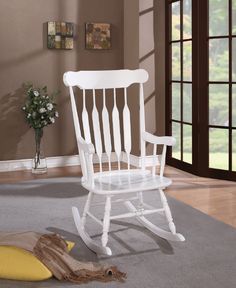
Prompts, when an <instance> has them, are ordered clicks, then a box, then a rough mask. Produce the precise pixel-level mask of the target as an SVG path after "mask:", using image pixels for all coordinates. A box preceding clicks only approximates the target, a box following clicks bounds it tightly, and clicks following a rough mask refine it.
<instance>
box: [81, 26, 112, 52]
mask: <svg viewBox="0 0 236 288" xmlns="http://www.w3.org/2000/svg"><path fill="white" fill-rule="evenodd" d="M85 48H86V49H98V50H101V49H111V24H109V23H86V24H85Z"/></svg>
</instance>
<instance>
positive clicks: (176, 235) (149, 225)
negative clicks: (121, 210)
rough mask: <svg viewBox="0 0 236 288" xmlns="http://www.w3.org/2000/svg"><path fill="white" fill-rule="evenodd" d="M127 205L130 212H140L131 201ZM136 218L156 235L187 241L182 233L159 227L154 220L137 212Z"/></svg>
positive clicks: (172, 239)
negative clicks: (151, 220)
mask: <svg viewBox="0 0 236 288" xmlns="http://www.w3.org/2000/svg"><path fill="white" fill-rule="evenodd" d="M125 206H126V207H127V209H128V210H129V211H130V212H133V213H135V212H138V210H137V209H136V208H135V206H134V205H133V204H132V203H131V202H130V201H126V202H125ZM136 218H137V220H138V221H139V222H140V223H141V224H142V225H143V226H144V227H145V228H147V229H148V230H149V231H151V232H152V233H154V234H155V235H158V236H159V237H161V238H164V239H166V240H170V241H185V238H184V236H183V235H182V234H180V233H172V232H169V231H165V230H163V229H161V228H159V227H158V226H156V225H154V224H153V223H152V222H150V221H149V220H148V219H147V218H146V217H144V216H140V215H138V214H137V215H136Z"/></svg>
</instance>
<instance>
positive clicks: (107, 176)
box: [83, 169, 172, 194]
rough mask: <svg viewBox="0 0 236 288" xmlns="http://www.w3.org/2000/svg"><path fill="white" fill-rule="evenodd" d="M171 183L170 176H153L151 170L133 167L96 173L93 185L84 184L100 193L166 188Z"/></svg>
mask: <svg viewBox="0 0 236 288" xmlns="http://www.w3.org/2000/svg"><path fill="white" fill-rule="evenodd" d="M171 183H172V181H171V180H170V179H169V178H166V177H160V176H158V175H154V176H153V175H152V173H151V172H150V171H149V170H145V171H143V170H140V169H131V170H119V171H109V172H100V173H95V174H94V185H93V187H87V186H86V185H83V186H84V187H85V188H86V189H89V190H90V191H92V192H94V193H98V194H110V193H111V194H120V193H127V192H138V191H147V190H152V189H157V188H165V187H167V186H169V185H170V184H171Z"/></svg>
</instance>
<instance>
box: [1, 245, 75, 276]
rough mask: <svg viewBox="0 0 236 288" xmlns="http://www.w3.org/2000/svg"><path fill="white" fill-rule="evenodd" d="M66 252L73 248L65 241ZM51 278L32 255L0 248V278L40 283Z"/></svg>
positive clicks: (13, 249) (26, 252)
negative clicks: (66, 245)
mask: <svg viewBox="0 0 236 288" xmlns="http://www.w3.org/2000/svg"><path fill="white" fill-rule="evenodd" d="M67 244H68V250H69V251H70V250H71V249H72V248H73V247H74V245H75V244H74V243H73V242H69V241H67ZM50 277H52V273H51V272H50V271H49V270H48V268H47V267H46V266H45V265H44V264H43V263H42V262H40V261H39V260H38V259H37V258H36V257H35V256H34V255H33V254H31V253H30V252H28V251H25V250H23V249H20V248H16V247H10V246H0V278H4V279H11V280H24V281H42V280H46V279H48V278H50Z"/></svg>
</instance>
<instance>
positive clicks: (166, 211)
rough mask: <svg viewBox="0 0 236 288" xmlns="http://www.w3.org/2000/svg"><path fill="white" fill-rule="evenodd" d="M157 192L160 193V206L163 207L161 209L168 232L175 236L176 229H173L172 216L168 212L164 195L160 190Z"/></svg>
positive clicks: (168, 208)
mask: <svg viewBox="0 0 236 288" xmlns="http://www.w3.org/2000/svg"><path fill="white" fill-rule="evenodd" d="M159 192H160V196H161V202H162V205H163V208H164V212H165V216H166V219H167V222H168V225H169V228H170V231H171V232H172V233H173V234H176V227H175V224H174V222H173V217H172V214H171V211H170V207H169V205H168V202H167V199H166V195H165V193H164V192H163V190H162V189H159Z"/></svg>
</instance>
